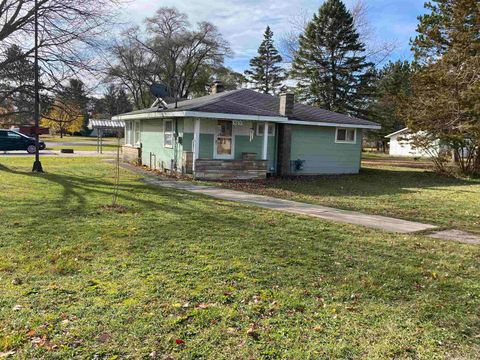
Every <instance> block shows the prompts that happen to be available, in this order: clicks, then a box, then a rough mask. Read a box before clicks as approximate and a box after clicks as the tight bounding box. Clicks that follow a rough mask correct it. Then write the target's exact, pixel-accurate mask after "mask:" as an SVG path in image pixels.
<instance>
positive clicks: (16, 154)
mask: <svg viewBox="0 0 480 360" xmlns="http://www.w3.org/2000/svg"><path fill="white" fill-rule="evenodd" d="M116 154H117V152H116V151H104V152H103V153H102V154H99V153H97V152H96V151H75V152H74V153H73V154H63V153H61V152H60V150H42V151H40V157H42V156H48V157H52V156H56V157H92V156H102V157H113V156H115V155H116ZM25 156H30V157H33V156H35V155H34V154H28V153H27V152H26V151H9V152H3V151H0V158H2V157H25Z"/></svg>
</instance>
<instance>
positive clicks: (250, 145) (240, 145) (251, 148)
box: [234, 135, 276, 171]
mask: <svg viewBox="0 0 480 360" xmlns="http://www.w3.org/2000/svg"><path fill="white" fill-rule="evenodd" d="M262 151H263V136H254V137H253V140H252V141H250V136H245V135H237V136H235V154H234V156H235V159H242V153H243V152H253V153H257V156H256V160H261V159H262ZM267 159H268V170H269V171H270V170H271V169H272V168H273V169H275V167H276V166H275V136H269V137H268V148H267Z"/></svg>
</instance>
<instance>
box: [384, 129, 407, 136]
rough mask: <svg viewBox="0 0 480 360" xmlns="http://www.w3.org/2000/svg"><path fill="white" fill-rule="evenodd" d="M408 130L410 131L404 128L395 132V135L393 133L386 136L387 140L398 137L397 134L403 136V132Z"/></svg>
mask: <svg viewBox="0 0 480 360" xmlns="http://www.w3.org/2000/svg"><path fill="white" fill-rule="evenodd" d="M407 130H408V127H405V128H403V129H400V130H397V131H395V132H393V133H391V134H388V135H385V138H391V137H392V136H395V135H397V134H401V133H402V132H405V131H407Z"/></svg>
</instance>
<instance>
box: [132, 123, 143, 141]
mask: <svg viewBox="0 0 480 360" xmlns="http://www.w3.org/2000/svg"><path fill="white" fill-rule="evenodd" d="M134 125H135V130H134V136H135V137H134V139H133V142H134V144H135V146H140V142H141V133H140V121H135V123H134Z"/></svg>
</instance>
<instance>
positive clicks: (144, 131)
mask: <svg viewBox="0 0 480 360" xmlns="http://www.w3.org/2000/svg"><path fill="white" fill-rule="evenodd" d="M156 103H158V102H156ZM154 105H155V104H154ZM112 119H113V120H123V121H125V146H124V147H123V154H124V158H125V160H128V161H138V162H139V163H141V164H143V165H146V166H148V167H151V168H154V169H160V170H163V171H172V172H181V173H187V174H188V173H190V174H192V175H193V176H194V177H195V178H200V179H201V178H206V179H226V178H229V179H250V178H264V177H265V176H266V175H267V174H277V175H281V176H284V175H316V174H347V173H348V174H353V173H358V171H359V169H360V160H361V144H362V135H363V131H364V130H366V129H379V128H380V126H379V125H377V124H375V123H373V122H370V121H367V120H362V119H358V118H355V117H350V116H346V115H342V114H338V113H334V112H331V111H326V110H323V109H319V108H315V107H312V106H307V105H303V104H298V103H294V96H293V94H282V95H280V97H274V96H271V95H267V94H262V93H258V92H255V91H253V90H249V89H239V90H233V91H223V86H222V84H221V83H220V82H218V81H217V82H215V83H214V85H213V86H212V91H211V95H208V96H203V97H199V98H196V99H191V100H185V101H181V102H178V104H177V105H175V104H168V105H167V104H165V105H164V106H162V105H160V106H155V107H151V108H148V109H143V110H139V111H133V112H130V113H126V114H121V115H117V116H114V117H113V118H112Z"/></svg>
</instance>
